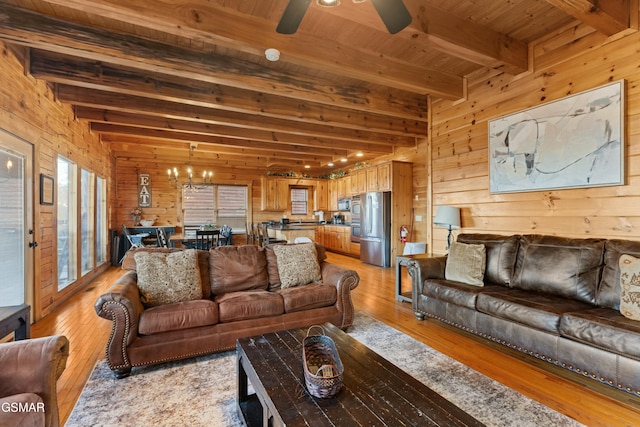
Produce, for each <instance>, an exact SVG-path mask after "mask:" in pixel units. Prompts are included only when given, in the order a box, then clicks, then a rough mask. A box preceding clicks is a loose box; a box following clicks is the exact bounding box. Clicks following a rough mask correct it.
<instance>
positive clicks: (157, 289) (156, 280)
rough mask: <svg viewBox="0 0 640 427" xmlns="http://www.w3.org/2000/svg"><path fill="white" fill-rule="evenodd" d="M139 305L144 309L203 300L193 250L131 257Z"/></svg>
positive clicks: (195, 252) (140, 254)
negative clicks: (132, 258)
mask: <svg viewBox="0 0 640 427" xmlns="http://www.w3.org/2000/svg"><path fill="white" fill-rule="evenodd" d="M134 258H135V261H136V271H137V274H138V289H139V291H140V301H141V302H142V304H143V305H144V306H145V307H155V306H159V305H164V304H171V303H174V302H182V301H191V300H196V299H201V298H202V282H201V279H200V269H199V267H198V255H197V251H196V250H195V249H188V250H185V251H180V252H171V253H149V252H138V253H136V254H135V255H134Z"/></svg>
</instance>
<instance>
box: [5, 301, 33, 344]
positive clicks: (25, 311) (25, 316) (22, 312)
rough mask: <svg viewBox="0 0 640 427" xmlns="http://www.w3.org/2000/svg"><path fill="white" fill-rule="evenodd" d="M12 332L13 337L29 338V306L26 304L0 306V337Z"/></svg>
mask: <svg viewBox="0 0 640 427" xmlns="http://www.w3.org/2000/svg"><path fill="white" fill-rule="evenodd" d="M9 332H13V339H14V340H15V341H18V340H26V339H29V338H31V307H30V306H28V305H27V304H22V305H12V306H8V307H0V338H2V337H4V336H5V335H8V334H9Z"/></svg>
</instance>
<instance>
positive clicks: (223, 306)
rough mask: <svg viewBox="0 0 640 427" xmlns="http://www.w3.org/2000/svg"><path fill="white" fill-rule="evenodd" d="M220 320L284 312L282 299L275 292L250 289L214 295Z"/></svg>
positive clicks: (258, 316) (244, 318)
mask: <svg viewBox="0 0 640 427" xmlns="http://www.w3.org/2000/svg"><path fill="white" fill-rule="evenodd" d="M214 301H215V302H216V303H217V304H218V312H219V313H220V322H223V323H226V322H234V321H236V320H247V319H257V318H261V317H269V316H277V315H280V314H283V313H284V301H283V300H282V296H281V295H280V294H278V293H276V292H268V291H265V290H251V291H240V292H229V293H226V294H222V295H216V296H215V298H214Z"/></svg>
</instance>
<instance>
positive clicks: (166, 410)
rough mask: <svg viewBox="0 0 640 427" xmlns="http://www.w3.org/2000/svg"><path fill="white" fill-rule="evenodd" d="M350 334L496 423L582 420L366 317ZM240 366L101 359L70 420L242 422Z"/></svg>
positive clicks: (231, 357)
mask: <svg viewBox="0 0 640 427" xmlns="http://www.w3.org/2000/svg"><path fill="white" fill-rule="evenodd" d="M349 334H350V335H351V336H352V337H353V338H355V339H357V340H358V341H360V342H362V343H363V344H365V345H366V346H368V347H369V348H371V349H372V350H374V351H375V352H377V353H378V354H380V355H381V356H382V357H384V358H386V359H387V360H389V361H390V362H392V363H393V364H395V365H396V366H398V367H400V368H401V369H403V370H404V371H406V372H408V373H409V374H411V375H412V376H413V377H415V378H416V379H418V380H419V381H421V382H423V383H424V384H426V385H427V386H428V387H430V388H431V389H433V390H435V391H436V392H438V393H439V394H441V395H442V396H443V397H445V398H446V399H448V400H449V401H451V402H453V403H455V404H456V405H457V406H459V407H460V408H461V409H463V410H464V411H466V412H468V413H469V414H471V415H472V416H473V417H475V418H476V419H478V420H479V421H481V422H483V423H484V424H486V425H488V426H518V427H526V426H531V427H534V426H535V427H538V426H551V425H552V426H580V425H581V424H579V423H578V422H576V421H574V420H572V419H571V418H568V417H566V416H565V415H563V414H560V413H558V412H555V411H554V410H552V409H550V408H548V407H546V406H544V405H542V404H540V403H538V402H535V401H533V400H531V399H529V398H527V397H526V396H524V395H522V394H520V393H518V392H516V391H514V390H512V389H510V388H508V387H506V386H504V385H502V384H500V383H498V382H496V381H494V380H492V379H490V378H488V377H486V376H484V375H482V374H480V373H478V372H476V371H474V370H473V369H471V368H468V367H466V366H465V365H463V364H461V363H459V362H457V361H455V360H454V359H452V358H450V357H448V356H445V355H443V354H442V353H439V352H437V351H436V350H434V349H432V348H430V347H428V346H426V345H424V344H422V343H421V342H419V341H416V340H414V339H413V338H411V337H409V336H408V335H406V334H403V333H402V332H400V331H398V330H396V329H393V328H392V327H390V326H388V325H386V324H384V323H381V322H379V321H377V320H375V319H372V318H370V317H368V316H366V315H362V314H358V315H356V318H355V322H354V325H353V326H352V327H351V328H349ZM235 370H236V367H235V353H234V352H226V353H219V354H214V355H210V356H205V357H199V358H194V359H189V360H184V361H179V362H174V363H167V364H164V365H161V366H155V367H147V368H138V369H134V373H133V375H131V376H130V377H127V378H123V379H121V380H116V379H115V378H114V376H113V373H112V372H111V370H110V369H109V368H108V366H107V363H106V361H105V360H101V361H99V362H98V363H97V364H96V367H95V368H94V371H93V373H92V374H91V377H90V378H89V381H88V382H87V384H86V385H85V387H84V390H83V391H82V394H81V395H80V398H79V399H78V401H77V402H76V405H75V407H74V409H73V412H72V413H71V415H70V417H69V419H68V420H67V423H66V426H67V427H80V426H82V427H86V426H96V427H98V426H105V427H107V426H108V427H130V426H131V427H133V426H167V427H175V426H203V427H205V426H206V427H210V426H216V427H218V426H229V427H235V426H242V425H243V424H242V422H241V421H240V419H239V418H238V416H237V414H236V406H235V398H236V396H235V387H236V381H235V377H236V373H235Z"/></svg>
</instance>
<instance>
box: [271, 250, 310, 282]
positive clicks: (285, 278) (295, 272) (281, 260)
mask: <svg viewBox="0 0 640 427" xmlns="http://www.w3.org/2000/svg"><path fill="white" fill-rule="evenodd" d="M273 252H274V253H275V254H276V260H277V262H278V276H280V286H281V288H283V289H284V288H290V287H293V286H299V285H306V284H307V283H311V282H320V281H321V280H322V275H321V274H320V265H319V264H318V254H317V253H316V247H315V245H314V244H313V243H301V244H297V245H276V246H274V247H273Z"/></svg>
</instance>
